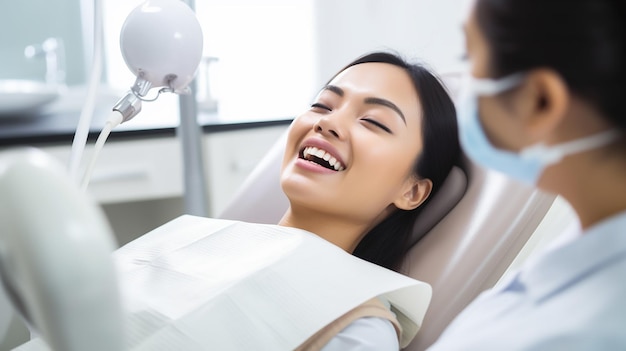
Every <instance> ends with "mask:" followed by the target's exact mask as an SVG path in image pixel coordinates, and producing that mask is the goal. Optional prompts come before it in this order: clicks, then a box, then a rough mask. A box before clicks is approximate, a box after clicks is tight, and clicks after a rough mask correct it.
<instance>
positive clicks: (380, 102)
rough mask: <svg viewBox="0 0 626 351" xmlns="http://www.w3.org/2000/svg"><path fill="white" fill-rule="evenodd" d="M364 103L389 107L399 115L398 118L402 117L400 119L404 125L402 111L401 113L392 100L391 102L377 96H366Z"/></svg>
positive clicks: (404, 120)
mask: <svg viewBox="0 0 626 351" xmlns="http://www.w3.org/2000/svg"><path fill="white" fill-rule="evenodd" d="M365 103H366V104H375V105H382V106H386V107H389V108H390V109H392V110H394V111H396V113H397V114H398V115H399V116H400V118H402V121H403V122H404V125H406V118H404V113H402V111H401V110H400V108H399V107H398V106H396V104H394V103H393V102H391V101H389V100H385V99H381V98H377V97H368V98H366V99H365Z"/></svg>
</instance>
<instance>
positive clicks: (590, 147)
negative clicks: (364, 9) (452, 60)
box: [431, 0, 626, 350]
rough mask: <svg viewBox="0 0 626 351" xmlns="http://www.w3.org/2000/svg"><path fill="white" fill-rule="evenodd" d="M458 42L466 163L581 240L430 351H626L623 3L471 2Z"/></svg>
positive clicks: (521, 278)
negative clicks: (563, 207)
mask: <svg viewBox="0 0 626 351" xmlns="http://www.w3.org/2000/svg"><path fill="white" fill-rule="evenodd" d="M465 33H466V45H467V54H468V59H469V63H470V74H469V77H468V79H467V80H466V82H465V83H466V85H465V89H464V93H463V97H462V102H461V105H460V108H459V127H460V128H459V130H460V136H461V143H462V146H463V148H464V150H465V152H466V153H467V154H468V155H469V157H470V158H471V159H473V160H474V161H475V162H476V163H478V164H481V165H483V166H485V167H487V168H491V169H495V170H498V171H501V172H503V173H506V174H508V175H509V176H511V177H513V178H516V179H518V180H520V181H522V182H525V183H527V184H530V185H536V186H538V187H539V188H541V189H542V190H545V191H547V192H551V193H555V194H559V195H560V196H562V197H563V198H564V199H566V200H567V201H568V202H569V203H570V204H571V205H572V207H573V208H574V210H575V211H576V213H577V215H578V217H579V219H580V223H581V225H582V229H583V233H582V235H581V236H580V237H578V238H576V239H575V240H573V241H570V242H568V243H567V244H562V245H560V246H559V247H557V248H553V249H551V250H549V251H547V252H544V253H543V255H542V256H540V257H538V258H537V259H534V260H533V261H532V262H529V263H528V264H526V266H525V267H523V268H522V269H521V270H520V271H519V272H517V273H516V274H514V275H513V276H512V277H510V278H511V279H509V281H508V282H506V283H505V284H502V285H501V286H498V287H497V288H495V289H493V290H492V291H488V292H485V293H483V294H482V295H481V296H479V297H478V298H477V299H476V300H475V301H474V302H473V303H471V304H470V305H469V306H468V307H467V308H466V309H465V310H464V311H463V312H461V314H460V315H459V316H457V318H456V319H455V320H454V321H453V322H452V323H451V325H450V326H449V327H448V328H447V330H446V331H444V333H443V334H442V335H441V337H440V339H439V340H438V341H437V342H436V343H435V344H434V345H433V346H432V347H431V350H617V349H625V348H626V333H625V332H624V326H626V279H624V277H626V140H625V138H624V130H625V128H626V115H625V114H624V106H623V104H624V95H623V93H624V85H623V84H624V82H625V81H626V1H623V0H569V1H557V0H477V1H476V3H475V4H474V6H473V8H472V11H471V14H470V15H469V18H468V20H467V21H466V24H465Z"/></svg>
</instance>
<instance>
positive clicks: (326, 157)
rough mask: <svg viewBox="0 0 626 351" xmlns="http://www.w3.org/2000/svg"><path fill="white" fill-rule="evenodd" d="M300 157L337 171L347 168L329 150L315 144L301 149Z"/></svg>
mask: <svg viewBox="0 0 626 351" xmlns="http://www.w3.org/2000/svg"><path fill="white" fill-rule="evenodd" d="M300 158H301V159H304V160H307V161H309V162H313V163H316V164H318V165H320V166H322V167H324V168H328V169H330V170H332V171H336V172H341V171H343V170H344V169H346V167H345V166H344V165H343V164H341V162H339V160H337V158H336V157H334V156H333V155H331V154H330V153H329V152H328V151H326V150H322V149H320V148H317V147H314V146H307V147H305V148H303V149H302V150H300Z"/></svg>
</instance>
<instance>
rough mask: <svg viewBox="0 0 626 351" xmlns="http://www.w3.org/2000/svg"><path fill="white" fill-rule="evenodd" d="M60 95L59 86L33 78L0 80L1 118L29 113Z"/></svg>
mask: <svg viewBox="0 0 626 351" xmlns="http://www.w3.org/2000/svg"><path fill="white" fill-rule="evenodd" d="M58 97H59V86H55V85H51V84H46V83H44V82H37V81H33V80H20V79H7V80H0V118H1V117H3V116H4V117H12V116H15V115H21V114H29V113H33V112H35V111H37V110H38V109H40V108H42V107H43V106H45V105H47V104H49V103H51V102H53V101H54V100H56V99H57V98H58Z"/></svg>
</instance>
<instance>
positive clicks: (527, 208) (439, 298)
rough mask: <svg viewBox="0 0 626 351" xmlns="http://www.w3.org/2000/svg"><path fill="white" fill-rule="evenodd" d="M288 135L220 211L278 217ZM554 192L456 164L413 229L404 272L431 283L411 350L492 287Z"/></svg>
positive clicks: (237, 216) (254, 218)
mask: <svg viewBox="0 0 626 351" xmlns="http://www.w3.org/2000/svg"><path fill="white" fill-rule="evenodd" d="M285 141H286V134H285V135H283V137H282V138H281V139H280V140H278V141H277V142H276V144H275V145H274V146H273V148H272V149H271V150H270V151H269V152H268V153H267V155H266V156H265V157H264V158H263V159H262V160H261V162H260V163H259V164H258V165H257V167H256V168H255V169H254V170H253V171H252V173H251V174H250V176H249V177H248V178H247V180H246V181H245V182H244V184H243V185H242V187H241V188H240V189H239V191H238V192H237V194H236V195H235V196H234V197H233V199H232V201H231V202H230V203H229V205H228V206H226V207H225V209H224V210H223V212H222V213H221V214H220V216H219V217H221V218H224V219H233V220H242V221H251V222H258V223H268V224H272V223H277V222H278V221H279V220H280V218H281V216H282V215H283V214H284V213H285V210H286V209H287V207H288V205H289V203H288V200H287V198H286V197H285V195H284V194H283V192H282V190H281V189H280V183H279V173H280V165H281V162H282V155H283V149H284V144H285ZM553 201H554V197H553V196H549V195H546V194H543V193H539V192H537V191H535V190H533V189H531V188H528V187H526V186H523V185H521V184H519V183H516V182H514V181H512V180H509V179H507V178H505V177H504V176H502V175H500V174H497V173H495V172H492V171H486V170H484V169H482V168H480V167H478V166H476V165H474V164H473V163H472V162H470V161H469V160H467V159H465V160H464V161H463V164H461V165H459V166H458V167H454V168H453V169H452V171H451V173H450V175H449V176H448V178H447V179H446V181H445V182H444V184H443V186H442V189H441V190H440V191H439V192H438V193H437V194H436V195H435V197H434V198H433V199H432V200H431V201H430V202H429V203H428V204H427V205H426V206H427V207H426V208H425V209H424V210H423V212H422V214H421V215H420V218H419V219H418V220H417V221H416V223H415V225H414V231H413V241H414V242H416V243H415V244H414V246H413V247H412V248H411V250H410V252H409V254H408V255H407V258H406V260H405V262H404V265H403V269H402V270H403V273H405V274H406V275H408V276H410V277H413V278H415V279H418V280H421V281H425V282H427V283H429V284H430V285H431V286H432V287H433V298H432V300H431V304H430V306H429V309H428V311H427V313H426V317H425V319H424V322H423V325H422V327H421V329H420V331H419V332H418V334H417V336H416V338H415V339H414V340H413V342H412V343H411V344H410V345H409V346H408V347H407V348H405V350H408V351H418V350H424V349H426V348H427V347H428V346H429V345H431V344H432V343H433V342H434V341H435V340H436V339H437V338H438V336H439V335H440V334H441V332H442V331H443V329H444V328H445V327H446V326H447V325H448V324H449V323H450V322H451V321H452V319H453V318H454V317H455V316H456V315H457V314H458V313H459V312H460V311H461V310H462V309H463V308H464V307H465V306H466V305H467V304H469V303H470V302H471V301H472V300H473V299H474V298H475V297H476V296H477V295H478V294H479V293H480V292H481V291H483V290H485V289H488V288H491V287H493V286H494V285H495V284H496V282H497V281H498V280H499V279H500V278H501V276H502V275H503V273H504V272H505V271H506V270H507V268H508V267H509V265H510V264H511V262H512V261H513V260H514V259H515V257H516V256H517V254H518V253H519V251H520V250H521V249H522V247H523V246H524V244H525V243H526V242H527V240H528V239H529V237H530V236H531V235H532V234H533V232H534V231H535V229H536V228H537V226H538V225H539V223H540V222H541V220H542V219H543V217H544V216H545V214H546V213H547V211H548V210H549V208H550V206H551V205H552V202H553Z"/></svg>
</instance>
